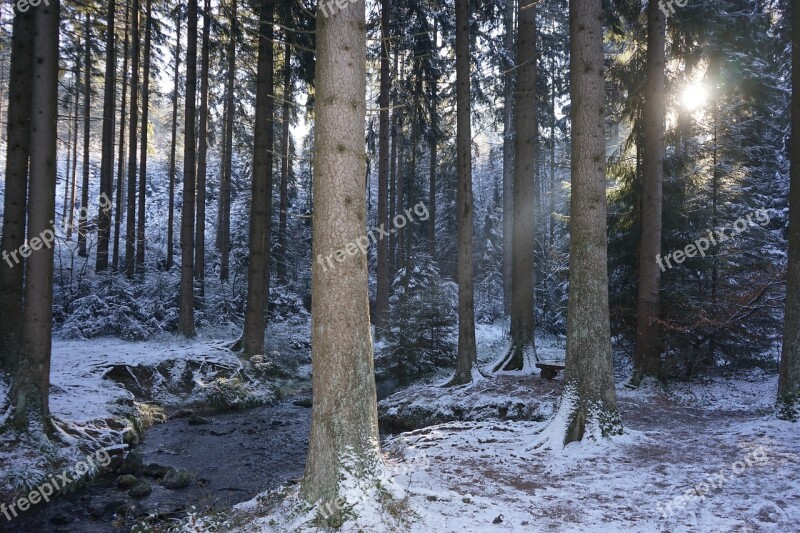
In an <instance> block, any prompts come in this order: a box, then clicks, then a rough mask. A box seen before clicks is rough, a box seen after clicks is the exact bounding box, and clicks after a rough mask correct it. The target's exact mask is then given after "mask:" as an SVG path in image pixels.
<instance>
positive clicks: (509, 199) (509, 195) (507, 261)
mask: <svg viewBox="0 0 800 533" xmlns="http://www.w3.org/2000/svg"><path fill="white" fill-rule="evenodd" d="M505 1H506V5H505V18H504V21H503V26H504V30H505V39H504V41H503V45H504V47H505V50H504V52H505V54H506V58H505V61H504V62H503V66H504V67H505V73H504V75H503V306H504V308H505V310H506V312H509V311H510V310H511V285H512V281H511V276H512V272H511V269H512V261H513V257H514V256H513V253H512V252H513V240H514V225H513V220H514V214H513V209H514V2H515V0H505ZM535 44H536V43H534V46H535Z"/></svg>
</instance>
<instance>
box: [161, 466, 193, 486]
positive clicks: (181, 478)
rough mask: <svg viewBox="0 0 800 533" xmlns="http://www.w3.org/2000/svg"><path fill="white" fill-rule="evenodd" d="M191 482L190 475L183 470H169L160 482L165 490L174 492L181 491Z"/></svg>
mask: <svg viewBox="0 0 800 533" xmlns="http://www.w3.org/2000/svg"><path fill="white" fill-rule="evenodd" d="M191 480H192V475H191V474H190V473H189V471H188V470H186V469H185V468H178V469H177V470H176V469H174V468H170V469H169V471H168V472H167V475H165V476H164V479H162V480H161V486H163V487H164V488H167V489H171V490H175V489H182V488H185V487H188V486H189V483H190V482H191Z"/></svg>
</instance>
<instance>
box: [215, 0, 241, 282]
mask: <svg viewBox="0 0 800 533" xmlns="http://www.w3.org/2000/svg"><path fill="white" fill-rule="evenodd" d="M236 10H237V5H236V0H231V7H230V13H229V14H228V17H229V20H230V26H231V36H230V40H229V41H228V50H227V55H228V73H227V79H226V83H225V139H224V151H225V156H224V158H223V160H222V178H221V180H220V186H219V189H220V191H219V228H218V232H219V235H218V238H217V248H219V254H220V270H219V278H220V280H222V281H225V280H227V279H228V275H229V270H230V255H231V179H232V172H233V117H234V116H235V115H236V113H235V110H234V99H233V92H234V81H235V79H236V36H237V33H238V32H237V28H238V22H237V19H236Z"/></svg>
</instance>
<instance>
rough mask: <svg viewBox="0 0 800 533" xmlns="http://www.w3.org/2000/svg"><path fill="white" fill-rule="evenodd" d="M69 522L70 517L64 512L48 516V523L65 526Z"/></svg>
mask: <svg viewBox="0 0 800 533" xmlns="http://www.w3.org/2000/svg"><path fill="white" fill-rule="evenodd" d="M70 522H72V518H71V517H70V516H69V515H68V514H64V513H58V514H57V515H54V516H53V517H51V518H50V523H51V524H53V525H56V526H66V525H67V524H69V523H70Z"/></svg>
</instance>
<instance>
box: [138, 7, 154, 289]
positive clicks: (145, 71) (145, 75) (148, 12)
mask: <svg viewBox="0 0 800 533" xmlns="http://www.w3.org/2000/svg"><path fill="white" fill-rule="evenodd" d="M152 25H153V6H152V0H145V16H144V55H143V56H142V57H143V59H144V65H143V67H142V130H141V131H140V132H139V134H140V135H141V146H140V148H139V150H140V152H139V196H138V198H137V207H138V213H137V215H136V272H137V273H138V274H139V275H141V276H144V256H145V235H144V231H145V223H146V222H147V220H146V218H145V217H146V214H145V213H146V211H145V202H146V200H147V134H148V127H147V125H148V121H149V117H150V53H151V33H152V30H151V26H152Z"/></svg>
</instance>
